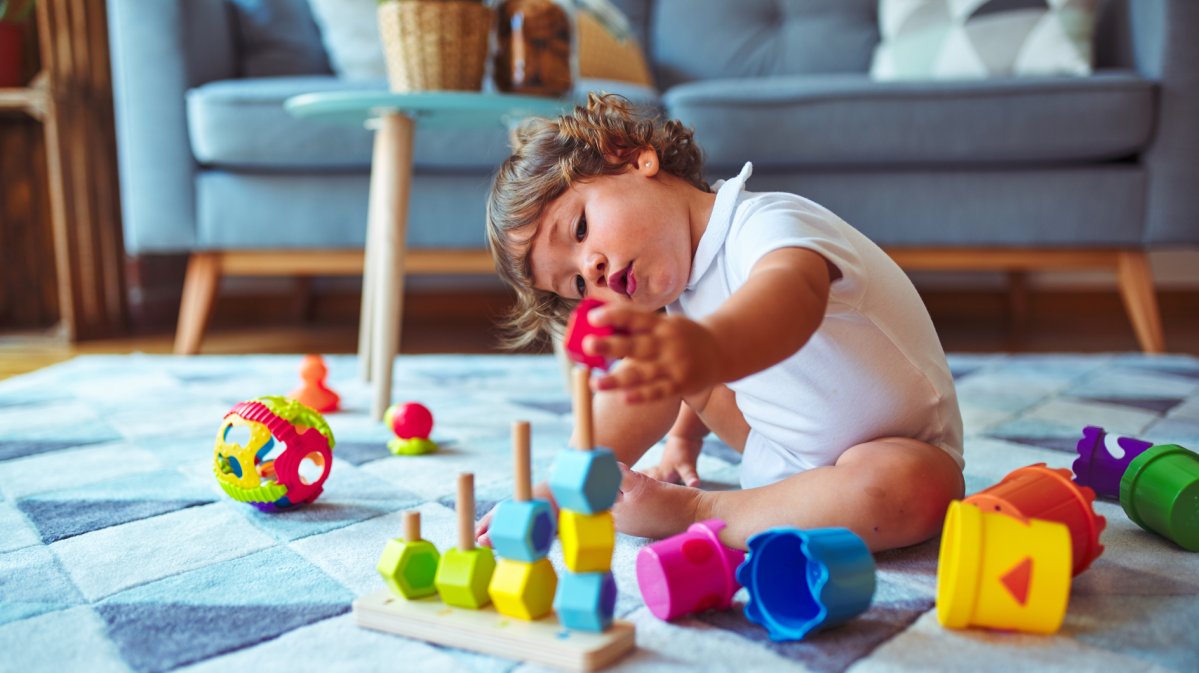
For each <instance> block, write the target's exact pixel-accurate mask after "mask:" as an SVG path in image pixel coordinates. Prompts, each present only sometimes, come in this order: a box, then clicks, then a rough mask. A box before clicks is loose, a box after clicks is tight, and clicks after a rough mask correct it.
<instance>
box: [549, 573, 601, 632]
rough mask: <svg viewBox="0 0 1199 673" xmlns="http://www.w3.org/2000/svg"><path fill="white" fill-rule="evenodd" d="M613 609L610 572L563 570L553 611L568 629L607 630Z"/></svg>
mask: <svg viewBox="0 0 1199 673" xmlns="http://www.w3.org/2000/svg"><path fill="white" fill-rule="evenodd" d="M615 611H616V580H614V579H613V578H612V573H564V574H563V575H562V577H560V578H558V593H557V595H555V596H554V612H556V613H557V614H558V621H559V622H560V623H561V624H562V625H563V626H565V627H566V628H569V629H577V630H579V631H594V632H597V633H598V632H600V631H607V630H608V627H610V626H612V615H613V613H614V612H615Z"/></svg>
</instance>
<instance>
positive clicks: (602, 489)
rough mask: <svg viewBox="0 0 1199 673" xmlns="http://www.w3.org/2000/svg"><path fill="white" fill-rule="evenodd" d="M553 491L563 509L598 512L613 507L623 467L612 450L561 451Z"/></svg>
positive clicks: (556, 462)
mask: <svg viewBox="0 0 1199 673" xmlns="http://www.w3.org/2000/svg"><path fill="white" fill-rule="evenodd" d="M550 491H551V492H553V494H554V500H556V501H557V502H558V507H560V508H562V509H569V510H574V511H576V512H582V513H584V514H595V513H597V512H602V511H604V510H606V509H609V508H610V507H612V503H614V502H616V494H617V493H619V492H620V467H619V466H617V464H616V455H615V454H613V453H612V450H611V449H605V448H602V447H601V448H595V449H592V450H590V451H576V450H574V449H567V450H565V451H560V452H559V453H558V458H557V460H556V461H555V462H554V473H553V475H551V476H550Z"/></svg>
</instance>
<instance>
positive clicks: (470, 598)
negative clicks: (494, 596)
mask: <svg viewBox="0 0 1199 673" xmlns="http://www.w3.org/2000/svg"><path fill="white" fill-rule="evenodd" d="M494 572H495V556H494V555H492V553H491V548H489V547H476V548H475V549H470V550H467V551H462V550H460V549H458V548H457V547H455V548H453V549H451V550H449V551H447V552H446V553H445V556H443V557H441V563H440V564H439V565H438V566H437V576H436V578H435V579H434V580H433V582H434V584H436V585H437V591H438V593H440V594H441V600H442V601H444V602H445V604H446V605H453V606H454V607H458V608H470V609H472V610H478V609H479V608H481V607H483V606H484V605H487V604H488V603H490V602H491V597H490V596H488V595H487V586H488V585H489V584H491V575H492V574H493V573H494Z"/></svg>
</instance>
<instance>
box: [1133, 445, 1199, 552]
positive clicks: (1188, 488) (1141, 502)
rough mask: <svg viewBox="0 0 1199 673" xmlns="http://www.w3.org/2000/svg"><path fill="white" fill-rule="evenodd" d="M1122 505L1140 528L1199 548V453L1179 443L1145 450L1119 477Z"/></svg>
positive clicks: (1194, 549) (1188, 547)
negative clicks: (1120, 477) (1121, 476)
mask: <svg viewBox="0 0 1199 673" xmlns="http://www.w3.org/2000/svg"><path fill="white" fill-rule="evenodd" d="M1120 504H1121V505H1122V506H1123V507H1124V513H1125V514H1127V515H1128V518H1130V519H1132V520H1133V522H1135V523H1136V524H1137V525H1138V526H1140V527H1141V528H1144V529H1145V530H1147V531H1150V532H1153V533H1157V534H1158V535H1162V536H1165V537H1167V538H1169V539H1170V540H1173V541H1174V542H1175V543H1176V544H1177V545H1178V546H1179V547H1182V548H1183V549H1186V550H1188V551H1199V454H1195V453H1194V452H1193V451H1188V450H1187V449H1184V448H1182V447H1181V446H1178V445H1177V444H1163V445H1160V446H1153V447H1150V448H1148V449H1145V451H1144V452H1143V453H1141V454H1140V455H1139V456H1137V457H1136V458H1135V459H1133V461H1132V462H1131V463H1130V464H1129V465H1128V469H1127V470H1126V471H1125V472H1124V477H1123V478H1122V479H1121V480H1120Z"/></svg>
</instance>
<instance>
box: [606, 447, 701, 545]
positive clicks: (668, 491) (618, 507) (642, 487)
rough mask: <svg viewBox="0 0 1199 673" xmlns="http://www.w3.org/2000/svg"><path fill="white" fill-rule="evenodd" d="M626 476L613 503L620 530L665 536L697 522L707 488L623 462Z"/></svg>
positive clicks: (634, 533)
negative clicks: (675, 481) (672, 480)
mask: <svg viewBox="0 0 1199 673" xmlns="http://www.w3.org/2000/svg"><path fill="white" fill-rule="evenodd" d="M620 471H621V473H622V474H624V480H623V481H622V482H621V484H620V495H618V496H616V504H615V505H613V506H612V517H613V518H614V519H615V520H616V530H618V531H620V532H622V533H624V534H626V535H635V536H637V537H649V538H655V539H657V538H664V537H669V536H671V535H674V534H676V533H681V532H683V531H684V530H686V529H687V526H690V525H691V524H693V523H695V521H696V519H695V513H696V511H697V509H698V507H699V502H700V498H701V497H702V496H703V494H704V492H703V491H700V490H697V489H694V488H688V487H686V486H676V485H675V484H668V483H666V482H664V481H658V480H656V479H653V478H652V477H648V476H646V475H644V474H641V473H640V472H634V471H632V470H630V469H629V468H628V466H627V465H625V464H624V463H620Z"/></svg>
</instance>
